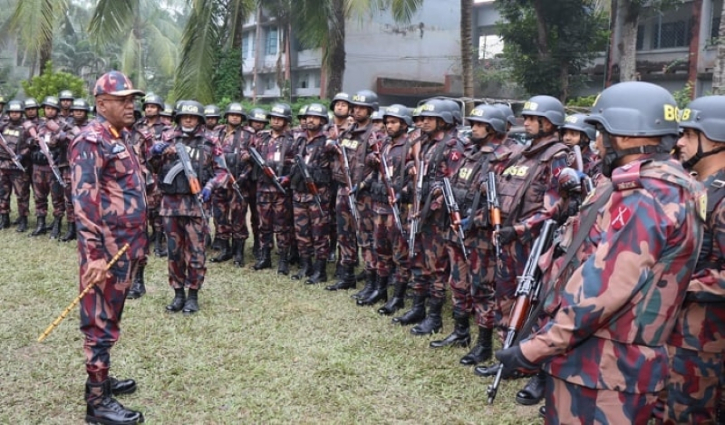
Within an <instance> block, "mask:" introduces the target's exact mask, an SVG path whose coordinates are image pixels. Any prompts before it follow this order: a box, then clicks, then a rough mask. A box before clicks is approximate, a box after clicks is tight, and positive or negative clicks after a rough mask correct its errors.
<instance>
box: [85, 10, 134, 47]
mask: <svg viewBox="0 0 725 425" xmlns="http://www.w3.org/2000/svg"><path fill="white" fill-rule="evenodd" d="M139 6H140V4H139V0H99V1H98V4H97V5H96V8H95V10H94V12H93V17H92V18H91V22H90V24H88V33H89V35H90V37H91V40H93V41H94V42H96V43H98V44H101V45H104V44H108V43H111V42H114V41H117V40H118V39H119V38H123V37H126V36H128V33H129V32H131V29H132V27H133V22H134V19H135V17H136V12H137V11H138V10H139Z"/></svg>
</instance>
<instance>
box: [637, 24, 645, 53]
mask: <svg viewBox="0 0 725 425" xmlns="http://www.w3.org/2000/svg"><path fill="white" fill-rule="evenodd" d="M642 49H644V25H640V26H638V27H637V50H642Z"/></svg>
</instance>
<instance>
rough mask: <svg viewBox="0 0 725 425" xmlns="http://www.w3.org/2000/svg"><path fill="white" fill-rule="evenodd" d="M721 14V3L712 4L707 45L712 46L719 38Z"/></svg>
mask: <svg viewBox="0 0 725 425" xmlns="http://www.w3.org/2000/svg"><path fill="white" fill-rule="evenodd" d="M721 14H722V2H713V3H712V20H711V21H710V40H709V41H708V44H711V45H714V44H716V43H717V39H718V38H720V15H721Z"/></svg>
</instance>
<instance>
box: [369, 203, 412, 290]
mask: <svg viewBox="0 0 725 425" xmlns="http://www.w3.org/2000/svg"><path fill="white" fill-rule="evenodd" d="M378 211H379V210H378ZM400 215H401V218H400V220H401V222H402V223H403V231H405V230H406V228H405V223H406V221H407V220H406V219H405V213H404V211H403V210H401V212H400ZM374 225H375V243H374V246H375V258H376V259H377V265H376V268H377V272H378V276H390V274H391V273H392V272H393V270H395V276H394V281H395V282H407V281H408V280H409V279H410V265H409V263H410V262H409V261H408V240H407V239H406V237H405V235H401V234H400V231H399V230H398V228H397V227H396V225H395V219H394V218H393V214H392V213H390V214H381V213H376V214H375V221H374Z"/></svg>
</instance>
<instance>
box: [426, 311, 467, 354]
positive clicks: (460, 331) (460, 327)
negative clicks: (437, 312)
mask: <svg viewBox="0 0 725 425" xmlns="http://www.w3.org/2000/svg"><path fill="white" fill-rule="evenodd" d="M453 320H454V321H455V325H454V327H453V332H451V334H450V335H448V336H447V337H445V338H443V339H441V340H438V341H431V343H430V348H442V347H448V346H450V345H452V346H454V347H468V346H469V345H471V331H470V329H471V325H470V323H469V316H468V314H465V313H454V314H453Z"/></svg>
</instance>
